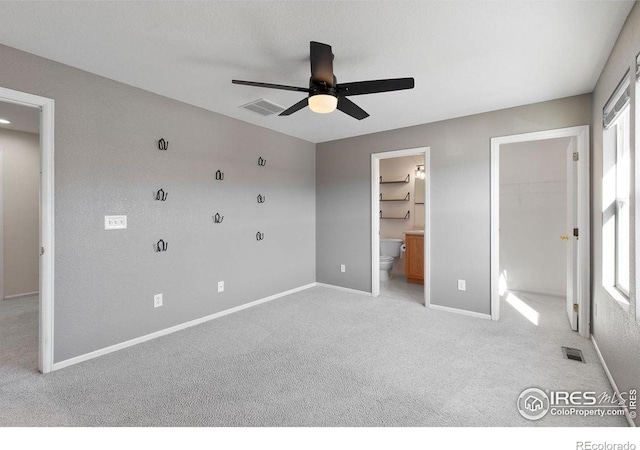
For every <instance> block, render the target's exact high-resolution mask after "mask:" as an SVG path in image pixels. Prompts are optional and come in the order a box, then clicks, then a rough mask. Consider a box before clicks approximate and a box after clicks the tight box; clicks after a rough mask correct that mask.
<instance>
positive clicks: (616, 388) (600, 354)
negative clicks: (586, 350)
mask: <svg viewBox="0 0 640 450" xmlns="http://www.w3.org/2000/svg"><path fill="white" fill-rule="evenodd" d="M591 342H592V343H593V347H594V348H595V349H596V354H597V355H598V359H599V360H600V364H602V367H604V373H606V374H607V378H608V379H609V384H611V387H612V388H613V391H614V392H615V393H616V395H617V396H618V398H621V396H620V389H618V385H617V384H616V382H615V380H614V379H613V376H611V372H610V371H609V367H607V363H606V362H604V358H603V357H602V352H600V347H598V343H597V342H596V340H595V338H594V337H593V334H592V335H591ZM623 409H624V417H626V419H627V422H629V426H630V427H633V428H635V427H636V424H635V422H634V421H633V419H632V418H631V416H629V409H628V408H627V406H626V405H625V406H623Z"/></svg>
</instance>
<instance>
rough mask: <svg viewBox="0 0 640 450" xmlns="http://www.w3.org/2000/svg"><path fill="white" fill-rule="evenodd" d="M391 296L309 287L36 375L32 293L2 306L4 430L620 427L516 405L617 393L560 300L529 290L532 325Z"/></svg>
mask: <svg viewBox="0 0 640 450" xmlns="http://www.w3.org/2000/svg"><path fill="white" fill-rule="evenodd" d="M392 291H393V289H391V290H388V289H387V290H385V289H383V292H386V293H385V294H383V295H382V296H381V297H379V298H376V299H374V298H371V297H368V296H365V295H359V294H354V293H349V292H342V291H338V290H334V289H330V288H326V287H315V288H312V289H308V290H305V291H302V292H298V293H296V294H293V295H290V296H287V297H283V298H281V299H277V300H274V301H271V302H268V303H265V304H262V305H260V306H257V307H254V308H250V309H247V310H243V311H240V312H238V313H235V314H231V315H229V316H225V317H221V318H219V319H216V320H213V321H211V322H207V323H205V324H202V325H199V326H196V327H193V328H190V329H187V330H184V331H180V332H177V333H174V334H171V335H168V336H165V337H162V338H158V339H155V340H152V341H149V342H146V343H143V344H140V345H136V346H134V347H130V348H127V349H125V350H122V351H119V352H115V353H112V354H109V355H106V356H102V357H100V358H97V359H93V360H90V361H87V362H84V363H81V364H78V365H75V366H71V367H68V368H65V369H62V370H60V371H57V372H54V373H51V374H48V375H40V374H38V373H37V372H36V370H35V367H36V333H37V303H36V301H35V300H34V299H30V300H25V299H23V300H11V301H4V302H0V425H3V426H625V425H626V421H625V419H624V418H622V417H603V418H594V417H586V418H585V417H577V416H564V417H555V416H550V415H547V417H545V418H544V419H542V420H540V421H537V422H531V421H528V420H526V419H524V418H523V417H521V416H520V415H519V413H518V411H517V410H516V400H517V398H518V395H519V394H520V393H521V392H522V391H523V390H524V389H525V388H528V387H531V386H537V387H540V388H549V389H554V390H560V389H567V390H576V389H589V390H595V391H598V392H600V391H609V392H610V391H611V388H610V386H609V384H608V382H607V379H606V376H605V373H604V371H603V368H602V366H601V365H600V364H599V362H598V360H597V358H596V354H595V350H594V348H593V345H592V344H591V342H590V341H588V340H584V339H583V338H581V337H580V336H579V335H578V334H577V333H575V332H572V331H570V330H569V329H568V325H567V320H566V316H565V315H564V314H565V313H564V310H563V308H564V304H563V302H562V300H560V299H553V298H544V297H539V296H529V295H521V296H520V298H521V299H522V300H523V301H525V302H526V303H527V304H528V305H529V306H530V307H531V308H533V309H534V310H536V311H538V313H539V314H540V323H539V325H537V326H536V325H534V324H532V323H531V322H530V321H528V320H527V319H526V318H524V317H523V316H522V315H521V314H519V313H518V312H517V311H516V310H514V309H513V308H512V307H511V306H510V305H508V304H504V303H503V306H502V319H501V320H500V321H499V322H492V321H489V320H483V319H477V318H473V317H467V316H463V315H457V314H452V313H448V312H443V311H436V310H429V309H426V308H425V307H424V306H421V305H419V304H418V303H416V302H415V301H406V300H405V301H402V300H401V299H399V298H398V297H397V296H394V295H396V294H393V292H392ZM389 292H392V293H391V294H389ZM561 345H567V346H571V347H577V348H580V349H582V351H583V352H584V354H585V357H586V361H587V363H586V364H582V363H579V362H575V361H570V360H566V359H564V358H563V356H562V352H561V350H560V346H561Z"/></svg>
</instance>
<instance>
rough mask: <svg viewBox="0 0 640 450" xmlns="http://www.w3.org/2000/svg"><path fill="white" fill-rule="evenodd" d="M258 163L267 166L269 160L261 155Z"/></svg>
mask: <svg viewBox="0 0 640 450" xmlns="http://www.w3.org/2000/svg"><path fill="white" fill-rule="evenodd" d="M258 165H259V166H262V167H264V166H266V165H267V160H266V159H264V158H263V157H262V156H261V157H259V158H258Z"/></svg>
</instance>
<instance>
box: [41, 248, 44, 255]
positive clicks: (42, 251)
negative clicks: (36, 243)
mask: <svg viewBox="0 0 640 450" xmlns="http://www.w3.org/2000/svg"><path fill="white" fill-rule="evenodd" d="M42 255H44V247H40V256H42Z"/></svg>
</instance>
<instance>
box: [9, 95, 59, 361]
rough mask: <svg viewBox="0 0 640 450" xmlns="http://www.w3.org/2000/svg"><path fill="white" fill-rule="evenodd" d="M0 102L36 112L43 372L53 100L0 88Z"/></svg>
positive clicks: (49, 301)
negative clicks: (38, 118) (39, 170)
mask: <svg viewBox="0 0 640 450" xmlns="http://www.w3.org/2000/svg"><path fill="white" fill-rule="evenodd" d="M0 101H2V102H7V103H14V104H18V105H23V106H28V107H32V108H39V109H40V168H41V172H42V174H41V179H40V182H41V189H40V246H41V247H43V248H44V249H45V253H44V255H42V256H41V257H40V308H39V312H40V325H39V334H38V339H39V345H38V368H39V369H40V372H42V373H47V372H50V371H51V370H52V368H53V351H54V349H53V333H54V327H53V318H54V314H53V311H54V263H55V258H54V254H55V248H54V244H55V242H54V217H55V216H54V142H55V136H54V129H55V127H54V120H55V118H54V115H55V114H54V101H53V100H52V99H49V98H45V97H40V96H37V95H32V94H27V93H25V92H19V91H14V90H12V89H6V88H2V87H0Z"/></svg>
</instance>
